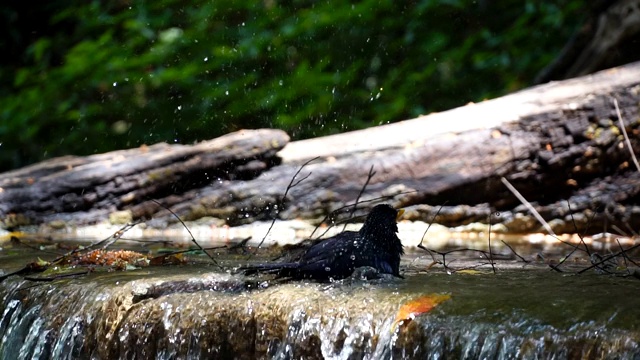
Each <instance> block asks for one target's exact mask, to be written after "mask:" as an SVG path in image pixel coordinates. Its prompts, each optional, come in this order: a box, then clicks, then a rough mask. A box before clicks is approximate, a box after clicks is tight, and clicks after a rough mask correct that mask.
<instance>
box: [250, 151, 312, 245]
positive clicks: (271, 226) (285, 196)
mask: <svg viewBox="0 0 640 360" xmlns="http://www.w3.org/2000/svg"><path fill="white" fill-rule="evenodd" d="M318 158H319V157H318V156H316V157H314V158H313V159H310V160H308V161H306V162H305V163H304V164H302V165H301V166H300V168H299V169H298V171H296V173H295V174H293V176H292V177H291V181H289V185H287V188H286V190H285V191H284V195H282V199H281V200H280V202H279V204H277V205H276V206H278V209H277V211H280V210H283V209H284V204H285V202H286V201H287V195H288V194H289V190H291V189H292V188H294V187H296V186H298V185H300V183H301V182H303V181H304V180H306V179H307V178H308V177H309V176H311V173H308V174H307V175H305V176H303V177H302V178H301V179H299V180H298V181H296V177H297V176H298V175H299V174H300V172H301V171H302V169H304V168H305V166H307V165H309V164H310V163H311V162H312V161H315V160H317V159H318ZM294 181H295V182H294ZM276 220H278V217H277V216H274V218H273V219H272V220H271V224H270V225H269V229H267V233H266V234H264V236H263V237H262V240H260V243H259V244H258V246H257V247H256V251H255V252H254V254H255V253H257V252H258V250H259V249H260V247H262V244H264V241H265V240H266V239H267V236H269V233H270V232H271V229H273V225H275V223H276ZM251 255H253V254H249V256H251Z"/></svg>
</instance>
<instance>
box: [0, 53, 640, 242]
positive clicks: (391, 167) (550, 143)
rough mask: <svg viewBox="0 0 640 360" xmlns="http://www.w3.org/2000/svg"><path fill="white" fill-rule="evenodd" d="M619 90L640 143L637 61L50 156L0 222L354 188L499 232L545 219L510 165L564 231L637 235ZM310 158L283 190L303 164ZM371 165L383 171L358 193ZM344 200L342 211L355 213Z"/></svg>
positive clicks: (24, 182) (204, 210)
mask: <svg viewBox="0 0 640 360" xmlns="http://www.w3.org/2000/svg"><path fill="white" fill-rule="evenodd" d="M614 99H615V100H617V102H618V104H619V107H620V110H621V112H622V118H623V120H624V124H625V129H626V131H627V133H628V134H629V138H630V142H631V145H632V148H633V151H634V152H635V154H640V122H639V119H640V63H635V64H630V65H627V66H624V67H620V68H615V69H611V70H606V71H603V72H600V73H597V74H594V75H590V76H585V77H581V78H577V79H571V80H566V81H562V82H557V83H550V84H546V85H541V86H537V87H533V88H530V89H527V90H524V91H521V92H518V93H515V94H512V95H508V96H505V97H502V98H498V99H495V100H490V101H485V102H482V103H479V104H470V105H467V106H464V107H461V108H457V109H453V110H450V111H446V112H443V113H437V114H431V115H427V116H423V117H420V118H417V119H413V120H407V121H403V122H400V123H396V124H391V125H385V126H380V127H376V128H371V129H367V130H362V131H355V132H351V133H345V134H339V135H334V136H328V137H323V138H316V139H310V140H303V141H297V142H292V143H289V144H287V142H288V137H287V135H286V134H285V133H283V132H281V131H278V130H247V131H242V132H239V133H233V134H229V135H227V136H224V137H221V138H218V139H215V140H211V141H207V142H203V143H200V144H197V145H193V146H185V145H166V144H157V145H153V146H149V147H144V148H138V149H130V150H123V151H115V152H112V153H107V154H101V155H95V156H90V157H86V158H77V157H65V158H59V159H53V160H51V161H48V162H44V163H40V164H37V165H34V166H30V167H27V168H23V169H20V170H16V171H12V172H8V173H5V174H0V188H2V190H1V192H0V217H1V218H2V221H3V223H4V227H5V228H13V227H17V226H19V225H24V224H50V225H51V224H53V225H56V224H57V222H60V221H62V222H64V223H68V222H70V221H72V222H75V223H79V224H81V223H87V222H94V221H99V220H103V219H106V218H109V216H110V215H111V218H112V221H114V220H113V219H114V214H123V213H124V214H125V215H126V216H125V218H127V219H129V218H130V219H150V220H149V221H148V224H150V225H152V226H158V227H162V226H165V225H167V224H169V223H171V222H175V221H176V219H175V218H174V217H173V215H172V214H171V213H169V212H168V211H167V210H165V209H164V208H163V207H162V206H160V205H159V204H158V203H160V204H162V205H163V206H165V207H168V208H170V209H171V210H172V211H173V212H175V213H176V214H178V215H180V216H181V217H182V218H183V219H185V220H196V219H200V218H203V217H213V218H216V219H219V220H217V221H218V222H220V221H221V222H224V223H226V224H229V225H236V224H242V223H247V222H251V221H255V220H266V219H271V218H273V217H279V218H283V219H291V218H306V219H313V220H316V221H320V219H322V218H323V217H324V216H325V215H327V214H328V213H329V212H331V211H334V210H336V209H340V208H342V207H344V206H347V205H350V204H353V203H354V202H355V201H356V199H358V198H359V199H360V201H363V200H364V201H365V202H364V203H362V204H360V205H359V206H358V209H357V210H356V215H360V214H363V213H365V212H366V211H368V209H370V208H371V207H373V206H374V205H375V204H377V203H380V202H387V203H391V204H392V205H394V206H399V207H405V208H406V209H407V212H406V218H407V219H412V220H418V219H419V220H424V221H430V220H431V218H432V216H433V215H434V214H435V212H436V211H437V209H438V208H439V206H440V205H443V204H444V207H443V208H442V210H441V212H440V215H439V216H438V218H437V219H436V222H438V223H442V224H445V225H448V226H458V225H464V224H469V223H471V222H487V221H489V220H490V221H491V222H492V223H493V224H497V223H501V224H502V226H501V227H498V228H500V229H502V230H504V231H509V232H529V231H536V230H538V229H539V228H540V224H539V223H538V222H537V221H535V219H533V217H532V216H531V215H530V214H529V212H528V210H527V209H526V208H525V207H524V206H523V205H522V204H521V203H520V202H519V201H518V199H517V198H516V197H515V196H514V195H513V194H512V193H511V192H510V191H509V190H508V189H507V188H506V187H505V185H504V184H503V182H502V181H501V178H502V177H504V178H505V179H507V180H508V181H509V182H510V183H511V184H512V185H513V186H514V187H516V188H517V189H518V190H519V191H520V192H521V193H522V195H523V196H524V197H525V198H526V199H527V200H529V201H530V202H531V203H532V204H533V205H534V207H535V208H536V209H537V210H538V211H539V212H540V214H541V215H542V216H543V217H544V218H545V219H546V220H547V221H549V222H550V224H551V226H552V228H553V229H554V231H556V232H574V231H578V232H582V231H584V230H585V229H587V228H588V229H589V232H601V231H603V230H608V231H611V230H612V229H613V230H614V231H616V232H625V233H627V234H630V233H633V232H634V231H638V229H640V206H639V205H638V204H639V202H640V171H639V170H638V169H636V168H635V165H634V164H633V162H632V161H631V156H630V151H629V148H628V147H627V146H626V144H625V139H624V137H623V135H622V129H621V127H620V125H619V119H618V116H617V113H616V110H615V106H614ZM285 145H286V146H285ZM316 157H317V159H315V160H313V161H311V162H310V163H309V164H307V165H306V166H305V167H304V168H303V169H302V171H300V173H299V174H298V175H297V177H296V178H295V179H294V180H293V184H294V186H292V187H290V189H289V190H288V191H287V196H286V197H283V195H284V193H285V191H286V190H287V187H288V185H289V184H290V182H292V179H293V177H294V174H296V172H297V171H299V170H300V167H301V166H302V164H304V163H305V162H307V161H309V160H311V159H314V158H316ZM371 169H373V171H375V175H374V176H373V177H372V178H371V179H370V181H369V182H368V185H367V187H366V191H365V192H364V193H363V194H361V189H362V187H363V186H364V183H365V182H366V181H367V175H368V173H369V171H370V170H371ZM151 199H153V200H154V201H152V200H151ZM369 200H373V201H369ZM155 201H157V202H158V203H156V202H155ZM348 209H349V211H344V212H343V213H342V214H338V215H337V216H336V219H340V218H346V217H349V216H351V215H350V214H349V212H350V209H351V208H350V207H349V208H348ZM496 212H499V214H497V213H496ZM490 215H491V216H490Z"/></svg>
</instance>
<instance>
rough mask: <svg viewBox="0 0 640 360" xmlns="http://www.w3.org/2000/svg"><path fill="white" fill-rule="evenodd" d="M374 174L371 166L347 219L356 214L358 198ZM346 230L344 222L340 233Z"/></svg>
mask: <svg viewBox="0 0 640 360" xmlns="http://www.w3.org/2000/svg"><path fill="white" fill-rule="evenodd" d="M375 174H376V172H375V171H373V165H371V168H370V169H369V173H368V174H367V181H365V182H364V185H362V188H361V189H360V192H359V193H358V197H356V201H355V202H354V203H353V210H351V214H350V215H349V218H352V217H353V214H355V213H356V208H357V207H358V203H359V202H360V197H361V196H362V194H364V191H365V190H366V189H367V185H369V181H371V178H373V176H374V175H375ZM346 228H347V223H346V222H345V223H344V226H343V227H342V231H344V230H345V229H346Z"/></svg>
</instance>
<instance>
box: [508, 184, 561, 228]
mask: <svg viewBox="0 0 640 360" xmlns="http://www.w3.org/2000/svg"><path fill="white" fill-rule="evenodd" d="M500 181H502V183H503V184H504V186H506V187H507V189H509V191H511V193H513V195H515V196H516V197H517V198H518V200H520V202H521V203H522V205H524V206H525V207H526V208H527V209H528V210H529V212H530V213H531V214H532V215H533V216H534V217H535V218H536V220H538V222H540V224H542V226H543V227H544V229H545V230H547V232H548V233H549V234H550V235H551V236H553V237H556V234H555V233H554V232H553V230H551V226H549V224H548V223H547V222H546V221H544V219H543V218H542V216H540V213H538V211H537V210H536V209H534V208H533V205H531V203H530V202H528V201H527V199H525V198H524V196H522V194H520V192H519V191H518V190H516V188H514V187H513V185H511V183H510V182H509V181H508V180H507V179H505V178H504V177H501V178H500Z"/></svg>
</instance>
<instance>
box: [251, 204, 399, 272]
mask: <svg viewBox="0 0 640 360" xmlns="http://www.w3.org/2000/svg"><path fill="white" fill-rule="evenodd" d="M403 212H404V211H403V210H400V211H398V210H396V209H394V208H392V207H391V206H389V205H386V204H383V205H376V206H375V207H374V208H373V209H372V210H371V212H370V213H369V215H367V219H366V220H365V221H364V225H362V228H361V229H360V231H357V232H356V231H344V232H341V233H340V234H337V235H335V236H332V237H330V238H327V239H324V240H321V241H320V242H319V243H317V244H315V245H313V246H311V247H310V248H309V250H307V251H306V252H305V253H304V255H302V257H301V258H300V260H298V261H296V262H285V263H274V264H260V265H251V266H246V267H243V268H241V269H240V270H242V271H244V272H245V274H254V273H257V272H266V273H276V274H277V275H278V277H286V278H292V279H313V280H318V281H328V280H331V279H333V280H338V279H343V278H346V277H348V276H350V275H351V274H352V273H353V271H354V270H355V269H356V268H359V267H363V266H368V267H372V268H374V269H376V270H377V271H378V273H384V274H391V275H394V276H397V277H402V276H401V275H400V269H399V268H400V257H401V256H402V255H403V254H404V250H403V247H402V243H401V242H400V239H399V238H398V235H397V234H396V233H397V232H398V225H397V224H396V219H397V218H398V217H400V215H402V213H403Z"/></svg>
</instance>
